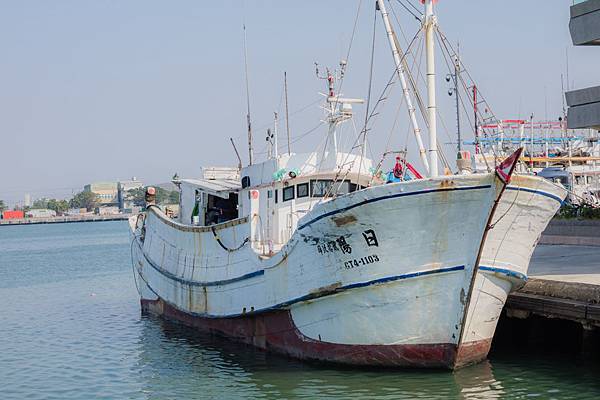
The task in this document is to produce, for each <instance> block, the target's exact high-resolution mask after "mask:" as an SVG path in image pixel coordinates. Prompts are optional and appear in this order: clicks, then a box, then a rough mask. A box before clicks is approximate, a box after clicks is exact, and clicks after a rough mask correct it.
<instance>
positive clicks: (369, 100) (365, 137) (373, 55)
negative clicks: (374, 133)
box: [358, 3, 377, 180]
mask: <svg viewBox="0 0 600 400" xmlns="http://www.w3.org/2000/svg"><path fill="white" fill-rule="evenodd" d="M375 4H377V3H375ZM376 33H377V9H375V12H374V13H373V35H372V39H371V65H370V68H369V89H368V90H367V104H366V108H365V128H366V127H367V122H368V120H369V107H370V106H371V89H372V88H373V64H374V61H375V36H376ZM361 134H362V143H361V147H362V148H361V150H360V164H359V165H358V179H359V180H360V174H361V172H362V164H363V158H364V156H365V147H366V144H367V129H364V130H363V131H362V132H361ZM361 134H359V136H361Z"/></svg>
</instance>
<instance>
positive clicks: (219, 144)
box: [0, 0, 600, 204]
mask: <svg viewBox="0 0 600 400" xmlns="http://www.w3.org/2000/svg"><path fill="white" fill-rule="evenodd" d="M402 1H403V2H404V3H406V2H408V1H410V2H411V3H412V4H413V5H415V6H416V7H418V8H420V7H421V5H420V3H419V2H418V1H417V0H402ZM388 4H391V6H392V7H393V9H394V11H395V12H396V14H397V15H398V17H399V22H400V25H396V29H397V30H398V31H399V36H400V37H403V36H402V35H404V36H406V37H407V38H409V39H410V38H412V36H413V35H414V34H415V32H416V31H417V30H418V28H419V24H418V22H417V21H416V20H415V19H414V17H412V16H411V15H410V14H408V13H407V12H406V11H405V10H404V9H403V8H402V6H401V5H400V2H399V1H398V0H392V2H391V3H388ZM570 4H571V1H569V0H527V1H517V0H503V1H491V0H477V1H475V0H470V1H468V0H440V1H439V2H438V3H437V7H436V13H437V15H438V21H439V24H440V29H441V30H442V31H443V32H444V34H445V35H446V36H447V37H448V38H449V39H450V40H451V41H452V43H457V42H459V43H460V52H461V58H462V60H463V62H464V63H465V65H466V66H467V69H468V70H469V72H470V74H471V75H472V76H473V78H474V79H475V81H476V82H477V85H478V87H479V88H480V90H481V91H482V93H483V94H484V96H485V98H486V99H487V101H488V103H489V104H490V105H491V107H492V109H493V110H494V112H495V114H496V116H498V117H499V118H502V119H511V118H528V116H529V115H530V114H531V113H534V115H535V116H536V119H545V118H549V119H556V118H557V117H558V116H559V115H561V113H562V103H563V97H562V89H561V74H563V76H564V77H565V78H564V79H565V81H566V72H567V61H566V60H567V54H568V59H569V63H568V71H569V82H568V84H569V87H570V88H582V87H587V86H594V85H598V84H599V83H600V73H598V65H600V49H598V48H594V47H574V46H573V45H572V43H571V39H570V35H569V31H568V23H569V5H570ZM0 10H1V11H0V51H1V54H2V57H1V58H0V60H1V61H0V199H4V200H5V201H7V202H8V203H9V204H14V203H16V202H22V201H23V198H24V194H25V193H30V194H31V195H32V197H33V198H37V197H42V196H47V197H59V198H63V197H70V196H72V195H73V194H74V193H76V192H78V191H80V190H82V188H83V185H85V184H87V183H90V182H96V181H115V180H119V179H129V178H131V177H133V176H136V177H138V179H141V180H143V181H144V182H147V183H159V182H165V181H168V180H169V179H170V178H171V176H172V175H173V174H174V173H175V172H177V173H178V174H179V175H180V176H187V177H193V176H198V175H199V173H200V167H201V166H211V165H231V166H235V165H236V164H237V160H236V158H235V153H234V152H233V150H232V147H231V144H230V142H229V138H230V137H232V138H233V139H234V141H235V142H236V145H237V146H238V148H239V149H240V153H242V158H243V159H244V163H246V160H247V147H246V142H247V139H246V93H245V81H244V47H243V37H244V33H243V29H242V26H243V25H244V24H245V25H246V34H247V47H248V71H249V86H250V99H251V116H252V121H253V130H254V135H255V148H256V155H255V158H257V159H259V160H260V159H263V158H264V150H265V136H264V135H265V130H266V128H267V127H270V126H272V124H273V112H274V111H278V112H279V113H280V116H281V118H280V126H279V132H280V139H279V143H280V151H285V150H286V147H287V145H286V140H285V121H284V118H283V115H284V108H283V104H284V103H283V73H284V71H286V72H287V76H288V92H289V110H290V121H289V123H290V132H291V133H290V134H291V137H292V142H293V144H292V151H293V152H303V151H311V150H313V149H314V148H315V147H316V145H317V144H318V143H320V142H321V141H322V138H323V137H324V135H325V133H326V128H325V127H324V126H321V127H320V128H319V129H315V130H313V129H314V127H315V126H317V125H319V123H320V119H322V118H323V113H322V110H321V109H320V108H319V100H320V99H322V97H321V96H320V95H319V92H324V91H325V90H326V88H325V85H324V81H322V80H319V79H317V78H316V76H315V67H314V63H315V62H318V63H319V65H320V66H321V68H324V67H325V66H332V67H336V66H337V65H338V63H339V61H340V60H341V59H345V58H348V67H347V71H346V76H345V78H344V83H343V87H342V88H343V90H342V92H343V94H344V95H346V96H349V97H360V98H366V97H367V93H368V88H369V65H370V55H371V42H372V39H373V38H372V34H373V23H374V15H375V10H374V1H372V0H368V1H365V0H363V1H360V0H327V1H323V0H304V1H281V0H279V1H266V0H265V1H258V0H256V1H252V0H246V1H241V0H238V1H232V0H229V1H227V0H226V1H192V0H188V1H186V0H179V1H170V2H166V1H153V0H150V1H148V0H143V1H142V0H130V1H115V0H112V1H109V0H98V1H91V0H88V1H86V0H71V1H68V0H55V1H43V0H38V1H34V0H24V1H17V0H13V1H6V0H0ZM357 16H358V19H357V20H356V21H357V22H356V30H355V31H354V36H352V33H353V26H354V23H355V19H356V18H357ZM375 24H376V25H375V43H376V44H375V51H374V68H373V82H372V97H371V101H372V102H374V101H375V100H376V99H377V98H378V97H379V94H380V93H381V91H382V89H383V87H384V85H385V83H386V82H387V80H388V79H389V77H390V76H391V73H392V72H393V61H392V58H391V53H390V50H389V47H388V44H387V41H386V38H385V32H384V28H383V24H382V22H381V18H380V17H379V16H377V19H376V22H375ZM400 28H401V29H400ZM351 38H353V39H352V41H351ZM351 42H352V43H351ZM401 42H402V44H403V46H406V42H405V41H404V39H401ZM350 43H351V46H350ZM348 49H350V51H349V52H348ZM437 61H438V62H437V65H438V79H437V84H438V89H439V91H438V100H439V103H438V105H439V108H440V114H441V116H442V118H443V120H444V124H445V126H446V127H447V128H446V132H445V133H441V134H440V140H441V141H443V142H444V143H448V145H446V147H450V146H451V145H450V144H449V143H450V142H451V140H452V138H451V136H452V135H454V132H455V128H454V126H455V120H454V110H453V109H452V106H453V99H452V98H450V97H448V95H447V94H446V92H447V89H448V84H447V83H446V82H445V80H444V77H445V76H446V73H447V69H446V67H445V65H444V64H443V63H442V58H441V55H438V58H437ZM566 85H567V83H566V82H565V86H566ZM396 86H397V85H396ZM392 91H393V93H391V94H390V95H389V96H388V98H387V99H386V101H385V105H384V107H382V111H381V114H380V115H378V116H377V117H376V121H375V122H374V123H373V126H371V127H370V129H371V130H370V131H369V138H368V140H369V144H370V154H373V157H374V158H378V157H379V156H378V154H381V152H382V151H383V150H384V149H386V148H389V147H390V146H391V147H394V146H396V145H397V146H399V147H402V146H404V145H405V144H407V146H408V148H409V152H410V151H412V150H411V149H414V144H413V143H412V142H414V140H412V138H410V137H408V118H407V114H406V111H403V112H400V113H398V115H399V117H398V118H399V119H398V122H397V124H396V125H394V124H393V121H394V118H395V115H396V113H397V109H398V108H399V107H400V96H399V94H400V92H399V90H398V88H395V89H392ZM364 113H365V106H356V107H355V115H356V125H357V129H360V128H361V127H362V124H363V123H364ZM438 125H439V124H438ZM463 130H464V131H465V132H467V131H468V128H467V127H466V126H464V127H463ZM343 134H346V135H347V138H346V139H347V141H346V142H347V143H350V142H351V141H352V135H355V132H353V131H352V129H350V128H345V130H344V131H343ZM390 134H391V138H392V139H391V144H388V138H389V137H390ZM465 136H469V134H468V133H465ZM471 136H472V135H471ZM425 142H426V143H427V139H426V140H425ZM413 153H414V152H413ZM409 155H410V153H409Z"/></svg>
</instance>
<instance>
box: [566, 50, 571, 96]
mask: <svg viewBox="0 0 600 400" xmlns="http://www.w3.org/2000/svg"><path fill="white" fill-rule="evenodd" d="M565 56H566V59H567V91H569V85H570V84H571V83H570V82H569V48H568V47H565Z"/></svg>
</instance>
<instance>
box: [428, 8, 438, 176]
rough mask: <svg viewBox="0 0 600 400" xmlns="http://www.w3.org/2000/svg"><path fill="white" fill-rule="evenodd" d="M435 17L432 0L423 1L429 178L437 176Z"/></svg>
mask: <svg viewBox="0 0 600 400" xmlns="http://www.w3.org/2000/svg"><path fill="white" fill-rule="evenodd" d="M436 23H437V21H436V17H435V15H434V14H433V0H425V50H426V61H427V119H428V121H429V167H430V171H429V176H431V177H432V178H434V177H436V176H438V148H437V116H436V113H437V107H436V103H435V48H434V34H435V25H436Z"/></svg>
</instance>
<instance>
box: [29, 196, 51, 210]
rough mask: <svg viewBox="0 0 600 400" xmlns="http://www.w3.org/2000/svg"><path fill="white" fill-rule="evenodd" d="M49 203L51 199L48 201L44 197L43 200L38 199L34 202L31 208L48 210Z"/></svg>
mask: <svg viewBox="0 0 600 400" xmlns="http://www.w3.org/2000/svg"><path fill="white" fill-rule="evenodd" d="M49 201H50V199H47V198H45V197H42V198H41V199H36V200H34V202H33V204H32V205H31V208H32V209H40V208H48V202H49Z"/></svg>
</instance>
